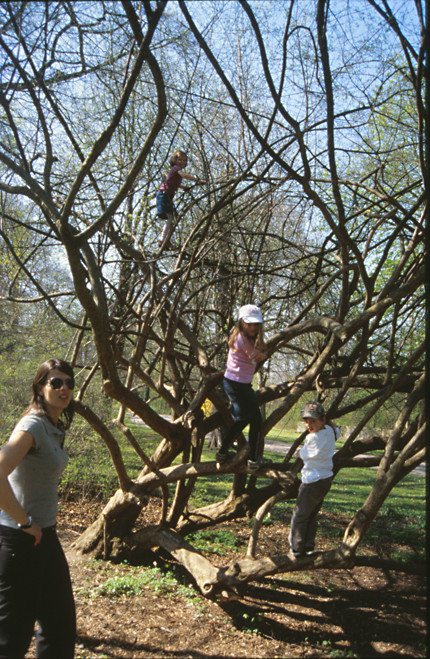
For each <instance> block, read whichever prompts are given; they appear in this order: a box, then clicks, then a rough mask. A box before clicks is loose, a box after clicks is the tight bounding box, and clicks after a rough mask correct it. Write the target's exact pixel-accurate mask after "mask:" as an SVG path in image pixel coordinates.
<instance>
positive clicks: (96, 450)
mask: <svg viewBox="0 0 430 659" xmlns="http://www.w3.org/2000/svg"><path fill="white" fill-rule="evenodd" d="M132 430H133V433H134V435H135V437H136V439H137V440H138V441H139V443H140V445H141V446H142V448H143V449H144V451H145V452H146V453H147V455H148V456H151V455H152V453H153V452H154V450H155V449H156V447H157V446H158V443H159V435H157V434H156V433H154V432H153V431H152V430H150V429H149V428H146V427H145V426H138V425H132ZM272 435H273V438H274V439H277V440H279V441H286V442H288V443H291V442H292V441H294V439H296V438H297V433H294V432H292V431H288V430H285V429H283V430H281V431H278V430H276V429H275V430H274V431H273V432H272V433H271V434H270V435H269V437H270V438H272ZM117 437H118V438H119V443H120V447H121V451H122V454H123V459H124V463H125V465H126V469H127V471H128V473H129V474H130V476H131V478H135V477H136V476H137V475H138V474H139V472H140V471H141V469H142V464H141V461H140V458H139V457H138V456H137V455H136V453H135V452H134V450H133V448H132V447H131V446H130V445H129V443H128V442H127V440H126V439H125V438H124V437H122V436H120V435H119V433H117ZM69 453H71V456H70V461H69V465H68V467H67V469H66V472H65V474H64V477H63V480H62V490H63V495H65V496H66V497H67V496H70V497H74V498H79V497H82V496H84V497H87V498H96V499H99V500H101V501H105V500H107V499H108V498H109V497H110V496H111V495H112V494H113V492H114V491H115V490H116V489H117V487H118V483H117V478H116V474H115V471H114V468H113V465H112V461H111V458H110V455H109V453H108V451H107V449H106V447H105V446H104V444H103V443H102V441H101V440H100V439H98V438H97V437H96V436H95V435H92V436H89V437H88V436H85V437H83V436H81V435H80V436H78V438H76V439H75V440H73V438H72V441H71V443H70V445H69ZM265 455H266V456H268V457H271V458H272V459H273V460H274V461H279V460H280V456H279V455H276V454H274V453H272V454H271V453H270V451H268V450H265ZM214 458H215V453H214V451H212V450H208V449H207V448H206V447H205V448H204V450H203V454H202V460H203V461H213V460H214ZM180 461H181V457H180V456H179V457H178V458H177V459H176V461H175V462H176V463H179V462H180ZM233 478H234V476H233V475H232V474H215V475H211V476H206V477H201V478H199V479H198V480H197V483H196V486H195V489H194V491H193V495H192V499H191V501H190V508H198V507H201V506H206V505H209V504H211V503H213V502H215V501H219V500H222V499H224V498H225V497H226V496H227V495H228V494H229V492H230V488H231V484H232V482H233ZM375 478H376V470H375V469H343V470H341V471H340V472H339V473H338V474H337V475H336V477H335V479H334V481H333V485H332V488H331V490H330V492H329V494H328V495H327V497H326V499H325V501H324V505H323V509H322V512H321V513H320V521H319V524H320V531H319V533H321V534H323V535H324V537H325V538H326V539H327V541H330V542H332V543H333V545H334V544H336V543H337V542H338V541H339V539H340V538H341V537H342V536H343V533H344V530H345V527H346V525H347V523H348V522H349V521H350V519H351V518H352V517H353V515H354V514H355V513H356V512H357V511H358V510H359V509H360V508H361V506H362V505H363V503H364V501H365V500H366V498H367V496H368V495H369V493H370V491H371V489H372V486H373V484H374V482H375ZM169 488H170V492H171V495H172V496H173V493H174V488H175V484H174V483H172V484H170V485H169ZM293 505H294V501H292V500H287V501H283V502H280V503H279V504H277V506H276V507H275V508H274V509H273V510H272V512H271V517H270V520H269V521H270V523H271V524H280V525H282V526H283V527H285V526H286V525H287V526H288V525H289V523H290V518H291V513H292V507H293ZM425 517H426V514H425V478H424V477H423V476H419V475H413V474H409V475H408V476H407V477H406V478H405V479H403V480H402V481H401V482H400V483H399V484H398V485H397V486H396V488H395V489H394V490H393V491H392V492H391V493H390V495H389V496H388V497H387V499H386V501H385V502H384V503H383V505H382V507H381V509H380V511H379V513H378V515H377V517H376V519H375V521H374V522H373V523H372V525H371V527H370V529H369V530H368V532H367V534H366V537H365V539H364V541H363V543H362V546H363V547H372V546H374V547H377V549H378V551H379V552H381V551H385V549H386V548H387V547H388V546H389V545H390V551H391V555H392V557H393V558H394V557H395V556H397V558H396V560H407V561H410V560H413V558H414V556H416V555H417V552H418V553H421V554H422V551H423V547H425ZM223 533H224V532H221V534H219V532H218V531H216V530H209V531H204V532H200V535H197V536H195V537H194V538H193V540H192V542H194V543H196V544H197V546H198V547H200V548H201V549H202V550H204V551H208V552H212V553H218V554H221V555H222V552H225V550H226V548H230V542H231V543H232V545H231V546H233V545H234V540H235V539H234V538H230V537H229V536H228V535H224V534H223ZM217 534H218V535H217ZM401 545H403V546H407V547H410V548H411V551H410V552H409V551H408V552H407V553H406V554H405V552H404V551H403V550H402V549H400V547H401Z"/></svg>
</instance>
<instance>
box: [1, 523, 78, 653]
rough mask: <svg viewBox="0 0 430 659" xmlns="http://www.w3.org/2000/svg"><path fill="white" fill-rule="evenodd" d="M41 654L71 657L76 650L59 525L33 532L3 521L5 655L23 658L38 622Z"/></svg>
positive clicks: (2, 644)
mask: <svg viewBox="0 0 430 659" xmlns="http://www.w3.org/2000/svg"><path fill="white" fill-rule="evenodd" d="M36 621H37V622H38V623H39V629H38V630H37V632H36V656H37V657H43V658H45V659H46V658H49V659H69V658H71V657H73V655H74V646H75V636H76V617H75V604H74V600H73V592H72V584H71V581H70V574H69V568H68V565H67V561H66V557H65V556H64V552H63V549H62V547H61V545H60V542H59V540H58V537H57V533H56V530H55V527H52V528H49V529H43V534H42V540H41V542H40V543H39V545H37V546H36V547H35V546H34V537H33V536H31V535H29V534H28V533H25V532H24V531H20V530H17V529H12V528H9V527H6V526H1V525H0V657H1V659H6V657H7V659H21V658H22V657H24V656H25V653H26V652H27V649H28V647H29V645H30V642H31V639H32V636H33V632H34V623H35V622H36Z"/></svg>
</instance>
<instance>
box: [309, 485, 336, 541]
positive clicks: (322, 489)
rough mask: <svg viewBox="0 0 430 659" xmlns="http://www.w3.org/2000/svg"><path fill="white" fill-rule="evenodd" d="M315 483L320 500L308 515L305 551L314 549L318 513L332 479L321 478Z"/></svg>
mask: <svg viewBox="0 0 430 659" xmlns="http://www.w3.org/2000/svg"><path fill="white" fill-rule="evenodd" d="M317 482H318V489H319V496H320V497H321V500H320V502H319V503H318V504H317V505H316V506H315V508H314V509H313V510H312V512H311V514H310V515H309V520H308V528H307V531H306V538H305V551H313V550H314V549H315V537H316V534H317V522H318V513H319V511H320V510H321V506H322V505H323V501H324V498H325V496H326V494H327V492H328V491H329V489H330V487H331V483H332V479H331V478H323V479H321V480H319V481H317Z"/></svg>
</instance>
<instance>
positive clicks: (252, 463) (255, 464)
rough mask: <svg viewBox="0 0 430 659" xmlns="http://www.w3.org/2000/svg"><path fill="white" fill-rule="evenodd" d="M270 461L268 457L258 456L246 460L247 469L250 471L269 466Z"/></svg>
mask: <svg viewBox="0 0 430 659" xmlns="http://www.w3.org/2000/svg"><path fill="white" fill-rule="evenodd" d="M271 464H272V461H271V460H269V458H258V460H248V469H249V470H250V471H258V470H259V469H263V468H264V467H270V465H271Z"/></svg>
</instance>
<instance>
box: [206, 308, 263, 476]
mask: <svg viewBox="0 0 430 659" xmlns="http://www.w3.org/2000/svg"><path fill="white" fill-rule="evenodd" d="M228 346H229V351H228V357H227V367H226V370H225V372H224V379H223V387H224V391H225V393H226V394H227V397H228V399H229V401H230V403H231V415H232V417H233V421H234V423H233V425H232V426H231V427H230V428H229V429H228V432H227V433H226V435H225V436H224V437H223V439H222V443H221V448H220V450H219V451H218V453H217V455H216V459H217V462H218V463H220V464H222V463H224V462H226V461H227V460H229V459H230V458H232V457H234V454H232V453H229V452H228V447H229V446H230V444H231V443H232V442H233V440H234V438H235V437H236V436H237V435H238V434H239V433H240V432H241V431H242V430H243V429H244V428H245V426H247V425H248V424H249V435H248V439H249V460H248V468H249V469H250V470H251V471H257V470H258V469H259V468H261V467H267V466H268V465H270V464H271V460H267V459H266V458H262V457H261V453H262V451H261V450H260V446H261V426H262V419H261V414H260V410H259V407H258V401H257V397H256V395H255V391H254V390H253V388H252V384H251V383H252V378H253V377H254V373H255V369H256V366H257V362H259V361H261V360H263V359H264V358H265V352H264V351H265V344H264V339H263V318H262V315H261V311H260V309H259V308H258V307H256V306H255V305H254V304H246V305H245V306H243V307H241V308H240V309H239V320H238V323H237V325H236V326H235V327H234V328H233V331H232V333H231V335H230V338H229V342H228Z"/></svg>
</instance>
